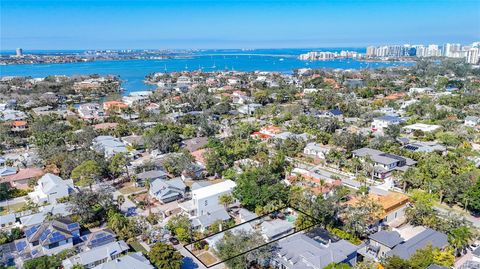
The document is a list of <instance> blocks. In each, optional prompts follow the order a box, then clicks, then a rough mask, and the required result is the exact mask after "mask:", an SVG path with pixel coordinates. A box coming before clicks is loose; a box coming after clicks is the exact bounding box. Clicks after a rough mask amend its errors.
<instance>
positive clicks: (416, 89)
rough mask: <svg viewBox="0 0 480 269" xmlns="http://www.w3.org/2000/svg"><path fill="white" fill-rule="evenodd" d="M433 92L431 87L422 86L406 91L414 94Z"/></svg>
mask: <svg viewBox="0 0 480 269" xmlns="http://www.w3.org/2000/svg"><path fill="white" fill-rule="evenodd" d="M432 92H433V89H432V88H428V87H424V88H410V89H408V93H409V94H415V93H420V94H421V93H432Z"/></svg>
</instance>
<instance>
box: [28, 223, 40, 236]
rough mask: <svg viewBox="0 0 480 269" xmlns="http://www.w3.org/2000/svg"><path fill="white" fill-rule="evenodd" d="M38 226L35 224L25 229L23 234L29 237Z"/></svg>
mask: <svg viewBox="0 0 480 269" xmlns="http://www.w3.org/2000/svg"><path fill="white" fill-rule="evenodd" d="M38 227H39V226H38V225H35V226H32V227H30V228H29V229H28V230H26V231H25V234H26V235H27V237H30V236H31V235H32V234H34V233H35V232H36V231H37V230H38Z"/></svg>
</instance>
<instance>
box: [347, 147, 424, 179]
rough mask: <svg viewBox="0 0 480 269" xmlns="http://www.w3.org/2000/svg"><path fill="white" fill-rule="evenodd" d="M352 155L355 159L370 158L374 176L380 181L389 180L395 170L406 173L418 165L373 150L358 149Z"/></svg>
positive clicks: (403, 158) (408, 160)
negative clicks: (411, 167)
mask: <svg viewBox="0 0 480 269" xmlns="http://www.w3.org/2000/svg"><path fill="white" fill-rule="evenodd" d="M352 154H353V157H357V158H360V159H366V158H369V159H370V160H371V161H372V163H373V166H374V172H373V175H374V177H376V178H379V179H386V178H389V177H390V176H391V174H392V172H393V171H394V170H398V171H402V172H405V171H406V170H407V169H408V168H409V167H410V166H413V165H415V164H416V161H414V160H412V159H410V158H407V157H402V156H398V155H395V154H391V153H385V152H383V151H380V150H376V149H371V148H361V149H357V150H354V151H352Z"/></svg>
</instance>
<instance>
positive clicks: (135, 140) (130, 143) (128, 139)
mask: <svg viewBox="0 0 480 269" xmlns="http://www.w3.org/2000/svg"><path fill="white" fill-rule="evenodd" d="M121 139H122V141H123V143H124V144H125V145H126V146H127V147H131V148H134V149H144V148H145V139H143V136H141V135H130V136H124V137H122V138H121Z"/></svg>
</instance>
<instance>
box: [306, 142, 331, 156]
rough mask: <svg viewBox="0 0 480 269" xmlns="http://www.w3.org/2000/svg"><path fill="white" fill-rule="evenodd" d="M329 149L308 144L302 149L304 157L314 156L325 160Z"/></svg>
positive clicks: (316, 144) (319, 145) (315, 144)
mask: <svg viewBox="0 0 480 269" xmlns="http://www.w3.org/2000/svg"><path fill="white" fill-rule="evenodd" d="M330 149H331V148H330V147H327V146H324V145H321V144H318V143H314V142H312V143H308V144H307V145H306V146H305V148H304V149H303V153H304V154H305V155H310V156H315V157H316V158H320V159H325V156H326V155H327V154H328V152H330Z"/></svg>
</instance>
